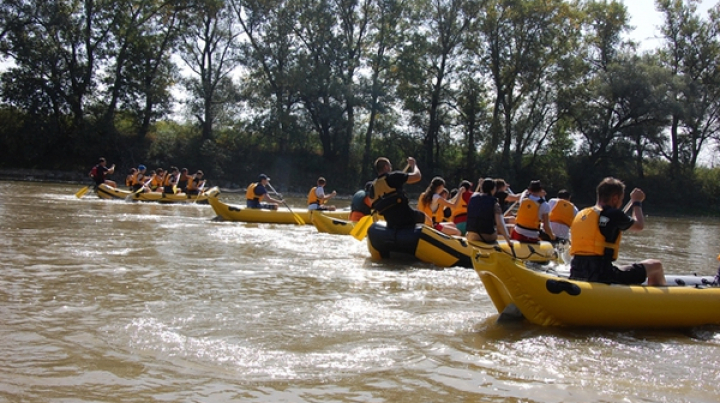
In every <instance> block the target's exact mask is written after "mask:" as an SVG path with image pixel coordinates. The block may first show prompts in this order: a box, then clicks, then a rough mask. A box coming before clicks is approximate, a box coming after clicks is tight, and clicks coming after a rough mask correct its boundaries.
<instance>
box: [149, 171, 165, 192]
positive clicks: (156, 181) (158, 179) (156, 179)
mask: <svg viewBox="0 0 720 403" xmlns="http://www.w3.org/2000/svg"><path fill="white" fill-rule="evenodd" d="M162 182H163V178H162V176H160V175H158V174H155V175H153V177H152V179H151V180H150V187H152V188H153V189H155V188H157V187H158V186H162Z"/></svg>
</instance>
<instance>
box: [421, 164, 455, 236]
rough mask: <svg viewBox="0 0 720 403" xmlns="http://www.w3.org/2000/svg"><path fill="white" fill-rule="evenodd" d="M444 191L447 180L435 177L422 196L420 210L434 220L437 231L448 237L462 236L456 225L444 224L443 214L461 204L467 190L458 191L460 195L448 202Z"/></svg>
mask: <svg viewBox="0 0 720 403" xmlns="http://www.w3.org/2000/svg"><path fill="white" fill-rule="evenodd" d="M444 190H446V189H445V180H444V179H443V178H441V177H439V176H436V177H434V178H433V180H432V181H431V182H430V185H429V186H428V187H427V189H425V192H424V193H423V194H421V195H420V200H418V208H419V210H420V211H422V212H424V213H425V214H426V215H427V216H428V217H430V218H431V219H432V223H433V228H435V229H436V230H438V231H440V232H442V233H444V234H448V235H461V234H460V230H458V229H457V227H455V224H454V223H452V222H443V219H444V214H443V213H444V208H445V207H450V208H451V209H452V208H455V207H457V206H458V205H459V204H460V199H461V197H462V194H463V193H464V192H465V188H460V189H458V194H457V195H456V196H455V198H454V200H447V199H446V198H445V197H444V196H442V192H443V191H444Z"/></svg>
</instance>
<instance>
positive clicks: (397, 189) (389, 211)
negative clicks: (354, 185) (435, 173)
mask: <svg viewBox="0 0 720 403" xmlns="http://www.w3.org/2000/svg"><path fill="white" fill-rule="evenodd" d="M407 162H408V167H407V171H408V172H407V173H406V172H403V171H393V170H392V164H391V163H390V160H388V159H387V158H385V157H380V158H378V159H377V160H375V171H376V172H377V175H378V176H377V178H375V180H374V181H373V183H372V185H371V186H370V190H369V191H368V197H370V201H371V205H372V209H373V210H374V211H377V212H378V213H379V214H382V215H383V217H384V218H385V222H386V223H387V226H388V228H394V229H400V228H414V227H415V224H423V223H425V220H426V218H425V213H423V212H422V211H418V210H416V209H414V208H412V207H410V203H409V201H408V198H407V195H406V194H405V191H404V190H403V185H404V184H406V183H407V184H413V183H417V182H419V181H420V180H421V179H422V173H420V169H419V168H418V166H417V164H416V162H415V158H412V157H408V159H407Z"/></svg>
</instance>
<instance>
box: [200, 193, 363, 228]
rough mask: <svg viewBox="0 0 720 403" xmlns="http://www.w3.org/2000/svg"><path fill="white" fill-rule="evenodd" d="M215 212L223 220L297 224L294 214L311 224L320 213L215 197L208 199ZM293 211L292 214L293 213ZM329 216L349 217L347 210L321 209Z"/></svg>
mask: <svg viewBox="0 0 720 403" xmlns="http://www.w3.org/2000/svg"><path fill="white" fill-rule="evenodd" d="M208 202H209V203H210V205H211V206H212V208H213V210H215V214H217V215H218V217H220V218H221V219H222V220H225V221H240V222H249V223H267V224H297V221H296V218H295V216H298V217H300V218H302V220H303V221H305V224H307V225H312V217H313V214H320V213H321V212H319V211H317V210H310V211H308V210H306V209H293V210H292V212H291V211H290V210H288V209H287V208H286V207H283V206H280V207H279V208H278V210H265V209H254V208H247V207H241V206H237V205H232V204H227V203H223V202H221V201H220V200H219V199H218V198H217V197H212V198H210V199H209V200H208ZM293 213H294V214H293ZM322 214H325V215H327V216H329V217H335V218H339V219H345V220H347V219H348V218H349V217H350V212H349V211H339V210H336V211H323V212H322Z"/></svg>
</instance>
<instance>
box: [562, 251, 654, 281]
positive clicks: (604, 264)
mask: <svg viewBox="0 0 720 403" xmlns="http://www.w3.org/2000/svg"><path fill="white" fill-rule="evenodd" d="M570 279H571V280H583V281H590V282H593V283H605V284H626V285H630V284H642V283H643V282H645V280H646V279H647V270H645V266H644V265H643V264H642V263H633V264H630V265H626V266H621V267H617V266H615V265H613V264H612V262H608V261H607V260H606V259H598V258H596V257H594V256H575V257H573V258H572V261H571V262H570Z"/></svg>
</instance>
